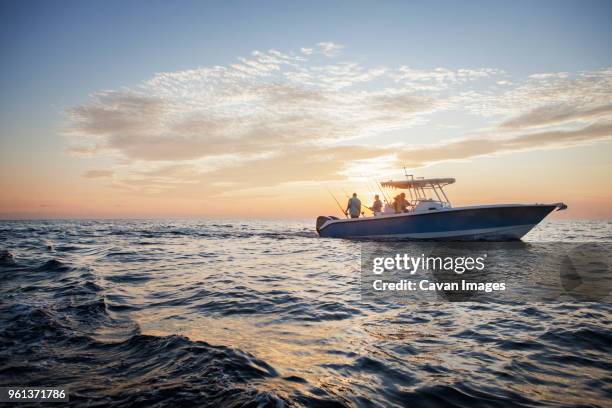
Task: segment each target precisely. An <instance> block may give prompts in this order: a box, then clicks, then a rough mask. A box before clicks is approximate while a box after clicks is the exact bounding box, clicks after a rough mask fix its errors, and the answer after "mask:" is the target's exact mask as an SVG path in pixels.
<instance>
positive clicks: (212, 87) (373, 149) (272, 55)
mask: <svg viewBox="0 0 612 408" xmlns="http://www.w3.org/2000/svg"><path fill="white" fill-rule="evenodd" d="M89 6H92V5H89ZM89 6H88V5H85V4H80V5H78V6H77V7H89ZM166 6H168V5H165V6H164V7H166ZM538 6H539V5H538ZM96 7H103V6H102V5H97V6H96ZM202 7H203V6H202ZM211 7H212V6H211ZM563 7H564V6H563V4H556V7H555V9H556V10H554V12H555V13H556V14H554V15H553V16H552V17H551V18H552V19H553V20H554V19H556V20H555V21H557V22H563V21H566V20H567V19H571V18H575V19H576V20H577V22H576V24H574V25H572V26H571V27H568V26H566V25H562V24H560V25H559V27H557V26H555V27H552V28H551V27H550V26H546V27H538V23H536V22H534V21H532V20H529V19H528V21H527V20H526V21H521V22H522V23H523V24H525V25H527V26H528V27H531V29H532V34H531V37H530V41H534V42H536V43H537V42H538V41H541V42H542V44H541V46H542V47H546V50H547V51H546V52H548V53H549V54H548V60H547V61H545V60H542V59H541V58H539V53H538V50H537V49H536V47H531V46H524V45H523V42H521V41H525V39H526V37H520V38H511V39H509V38H506V37H505V36H504V32H503V30H504V25H503V24H501V23H500V24H499V26H496V25H495V24H493V23H491V24H490V25H486V24H485V25H481V26H478V27H474V28H473V30H475V33H472V35H475V34H478V35H482V36H489V37H492V38H493V39H494V40H491V43H489V42H488V40H487V41H484V40H483V42H482V44H481V45H482V49H481V50H474V49H471V48H470V47H469V46H468V44H469V42H468V40H467V38H459V39H458V40H459V42H458V43H457V44H453V43H452V41H451V39H449V38H446V41H448V42H447V43H446V45H445V46H444V47H440V46H438V47H434V46H433V45H434V44H438V45H440V44H442V42H441V41H442V40H441V39H440V38H437V37H436V38H432V40H431V41H432V43H431V44H432V48H431V49H427V50H425V49H422V45H421V44H415V43H414V42H413V41H412V40H410V38H414V37H410V35H414V31H416V32H419V33H421V34H422V35H425V34H426V33H428V32H429V31H428V29H427V28H426V25H423V24H420V23H418V22H416V21H413V23H414V26H412V25H411V24H409V23H408V22H406V24H404V26H405V27H412V28H406V29H405V31H406V32H405V33H400V34H402V35H399V36H391V33H390V32H386V31H385V29H386V28H385V26H384V24H383V21H382V19H381V20H380V21H373V22H371V24H370V25H367V26H363V31H365V32H366V33H367V32H369V33H374V32H376V33H380V35H381V36H382V35H387V36H388V37H386V40H385V44H386V45H385V49H387V48H388V52H387V53H385V52H382V51H381V50H380V49H378V46H377V45H376V44H372V42H367V41H365V39H364V38H361V37H359V36H356V37H351V36H348V35H346V34H343V33H342V31H340V30H338V31H334V30H324V32H320V33H315V31H316V30H313V31H310V32H308V33H304V32H303V29H300V30H296V32H295V33H294V34H292V37H291V38H288V39H287V38H285V39H282V40H280V39H279V40H278V44H274V41H273V39H271V38H270V37H266V38H265V39H261V38H260V39H258V38H257V37H252V36H250V35H249V33H254V32H257V30H258V28H260V27H261V26H260V25H262V24H264V23H265V19H266V17H265V16H259V15H256V17H255V19H254V21H255V22H251V23H249V24H246V25H244V26H242V25H241V24H237V25H238V26H240V27H239V28H235V29H239V30H242V31H241V34H243V35H242V36H241V38H242V40H241V43H240V46H237V45H236V42H235V41H231V40H227V43H226V44H225V46H224V47H223V51H219V50H218V49H214V47H212V46H206V45H201V46H200V45H198V44H200V43H201V42H202V41H205V40H206V38H207V37H206V35H212V34H210V33H208V34H206V33H204V31H198V30H204V29H203V28H198V29H196V30H195V31H194V32H193V33H192V36H191V37H189V39H188V40H184V39H183V40H182V41H186V42H179V41H180V39H181V38H183V34H185V33H184V32H182V31H180V30H179V31H177V32H175V34H174V35H175V37H170V38H166V42H165V43H160V44H159V46H158V47H157V46H156V47H155V50H156V57H152V56H150V55H149V52H151V48H150V47H151V43H150V41H153V40H152V39H149V40H146V43H143V42H141V41H144V40H142V38H140V37H138V36H136V33H137V32H138V30H144V32H146V31H147V30H149V29H151V27H150V25H151V24H152V23H151V22H147V21H146V15H142V16H140V15H138V13H137V12H136V11H137V10H134V13H133V15H132V14H130V13H128V14H129V15H130V16H132V18H134V19H135V21H130V20H129V19H127V20H126V21H122V22H120V23H119V24H120V29H118V30H116V31H113V32H111V31H110V30H111V28H100V27H98V28H96V30H101V31H96V30H94V29H88V28H87V27H86V26H87V21H81V20H78V21H77V20H73V19H72V18H69V17H67V16H65V15H60V14H57V13H58V12H57V10H55V11H53V10H39V11H38V12H39V13H41V16H42V15H43V14H44V13H45V12H46V13H51V14H52V15H51V16H49V18H46V20H48V22H47V23H46V24H44V25H43V26H41V27H34V26H30V25H28V24H23V25H22V24H18V23H15V22H13V23H11V24H8V25H7V26H6V27H5V28H3V29H2V30H3V32H4V33H5V37H6V36H9V37H10V38H13V36H14V37H18V40H16V41H15V42H12V43H11V44H9V43H8V42H4V43H3V45H2V47H3V48H2V49H3V54H4V56H5V58H6V59H7V60H10V61H11V62H10V63H8V64H3V67H2V68H0V70H1V71H2V73H3V77H4V79H3V84H4V85H3V89H5V90H6V91H5V92H3V95H4V96H3V97H2V98H0V99H1V100H0V103H1V105H0V111H2V121H1V122H0V132H1V138H2V139H1V152H0V186H1V188H2V192H3V193H2V196H1V197H0V217H2V218H56V217H77V218H80V217H87V218H89V217H93V218H96V217H103V218H104V217H112V218H115V217H138V218H148V217H202V218H211V217H214V218H216V217H265V218H274V217H283V218H284V217H293V218H302V217H312V216H315V215H317V214H321V213H323V214H324V213H330V214H333V213H336V212H337V208H336V204H335V202H334V201H333V200H332V198H331V197H330V196H329V193H328V191H327V190H331V191H332V192H333V193H334V195H336V196H337V198H338V199H339V200H341V201H343V202H344V201H345V200H346V197H345V195H346V194H348V193H352V192H353V191H355V192H357V193H358V194H359V195H361V196H363V197H364V198H365V199H366V201H367V200H370V199H371V198H372V196H373V194H375V193H377V192H378V191H377V190H376V189H375V188H374V187H373V182H374V181H375V180H386V179H390V178H397V177H403V174H404V170H403V168H404V167H406V171H408V172H409V173H410V174H415V175H418V176H426V177H455V178H456V179H457V184H455V185H453V186H452V187H450V188H449V189H448V193H449V196H450V198H451V200H453V204H474V203H487V202H508V203H520V202H526V203H530V202H558V201H564V202H566V203H567V204H568V205H569V207H570V210H569V211H565V212H564V213H563V214H561V215H562V216H563V217H569V218H610V217H612V189H611V187H612V185H611V181H610V177H609V176H610V174H612V171H611V170H612V165H611V164H610V157H611V156H612V140H611V138H612V68H611V66H612V61H610V53H609V52H607V53H605V55H602V53H601V52H600V50H601V47H600V46H601V45H602V44H604V46H605V44H607V43H608V42H609V40H610V33H611V31H610V27H609V25H608V24H607V23H606V22H604V21H602V22H601V23H602V25H597V24H596V23H597V22H598V21H599V20H597V19H595V20H593V18H594V17H593V15H591V14H588V15H582V14H572V11H571V10H565V9H563ZM7 8H8V9H9V10H8V11H7V15H5V17H4V18H5V19H9V20H10V19H13V20H14V21H17V22H19V21H25V20H26V14H24V13H26V11H25V10H22V9H21V8H20V7H19V6H18V5H17V4H14V5H12V6H10V7H7ZM44 8H45V6H43V5H41V9H44ZM210 11H211V14H214V13H212V10H210ZM216 11H218V10H216ZM226 11H227V10H223V12H226ZM451 11H452V10H448V13H449V14H450V15H452V14H453V13H452V12H451ZM31 12H32V11H31V10H30V11H28V13H31ZM218 12H221V11H218ZM338 12H340V11H338ZM485 12H486V11H485ZM53 13H56V14H53ZM146 13H147V12H145V14H146ZM355 13H357V14H359V16H360V17H358V18H357V22H355V24H358V23H360V22H361V21H362V19H365V18H366V16H367V15H368V13H367V11H366V10H365V8H364V7H363V6H362V5H360V6H355ZM584 13H586V12H584ZM162 14H163V13H162ZM502 14H503V13H502ZM86 15H87V16H89V17H88V18H92V19H95V17H93V16H92V15H90V14H86ZM285 17H286V18H285V20H283V22H282V23H279V24H280V25H283V26H285V25H287V24H291V22H292V21H297V20H298V12H297V10H292V11H291V12H288V14H287V15H286V16H285ZM587 17H588V18H589V19H590V20H588V21H589V23H590V25H591V26H589V27H587V26H584V25H583V23H584V22H582V20H581V19H587ZM202 18H203V19H206V18H212V17H209V16H208V14H206V13H203V14H202ZM406 18H408V19H410V18H412V17H411V15H409V13H407V15H406ZM448 18H449V16H443V17H440V20H439V21H437V22H435V23H436V24H437V25H439V27H438V28H441V27H446V29H447V30H448V33H449V34H452V33H454V32H455V30H457V29H458V27H457V26H454V25H452V24H451V25H448V24H447V23H448V22H447V20H448ZM498 18H499V15H498ZM508 18H509V19H510V22H509V23H508V24H511V23H515V24H520V23H521V22H520V21H516V20H513V19H515V18H518V17H516V16H512V15H510V16H508ZM486 20H487V19H485V18H482V19H481V20H480V21H486ZM163 24H165V23H162V26H163ZM168 24H170V22H168ZM436 24H434V25H436ZM205 25H206V24H205V22H201V24H198V25H197V26H198V27H200V26H205ZM415 27H416V28H415ZM266 28H268V29H270V30H273V29H274V28H273V27H266ZM229 29H230V27H219V26H215V27H213V28H211V30H217V31H216V33H217V34H219V35H223V33H226V31H225V30H229ZM539 29H541V30H542V31H541V33H544V32H546V35H545V36H544V34H542V35H543V37H542V38H539V37H538V34H537V33H540V31H538V30H539ZM31 30H34V31H36V32H37V34H39V35H48V36H50V38H51V40H50V42H49V44H50V45H49V46H50V47H55V48H57V54H56V55H50V54H49V53H48V51H44V52H43V50H42V48H41V45H39V44H36V40H35V39H34V38H32V37H31V36H27V35H23V36H22V35H21V34H23V33H25V32H28V31H31ZM77 30H84V33H85V34H83V35H84V38H81V39H80V40H82V41H85V40H86V39H98V38H100V37H101V36H104V35H110V36H111V37H112V39H113V40H114V41H115V42H116V43H117V44H121V47H118V48H117V49H116V52H114V54H113V56H112V58H113V60H112V61H110V62H108V61H107V63H108V64H109V65H108V71H109V72H110V71H113V73H112V75H111V74H109V73H108V72H105V73H100V71H99V68H97V67H96V64H99V63H100V61H99V60H98V59H97V58H94V59H93V60H92V61H89V62H88V61H87V57H86V56H84V55H77V56H76V57H75V58H76V60H75V61H74V65H71V67H70V68H67V67H66V66H65V65H64V64H65V63H64V62H62V63H59V62H57V59H59V58H63V57H66V53H67V52H73V53H78V52H79V51H78V48H79V47H78V45H75V44H72V43H71V44H72V45H70V49H69V50H63V51H61V52H60V50H59V48H60V47H62V43H61V41H60V39H61V38H64V36H66V35H68V32H70V33H72V32H73V31H77ZM279 30H280V28H279ZM434 30H435V28H434ZM478 30H481V31H480V32H479V31H478ZM572 30H573V31H572ZM65 31H66V32H65ZM409 31H410V32H409ZM526 31H529V30H526ZM533 31H535V32H536V34H533ZM566 31H570V33H569V34H568V33H567V32H566ZM285 32H287V31H285ZM315 34H316V35H315ZM396 34H397V33H396ZM363 35H365V34H363ZM465 35H468V34H465ZM525 35H526V34H525ZM555 35H556V36H558V37H557V38H556V39H555V38H554V36H555ZM571 35H580V36H582V37H588V38H589V40H590V41H591V47H586V48H583V49H578V48H576V47H578V46H577V45H576V44H572V43H569V42H567V41H568V40H567V38H568V36H571ZM120 36H121V37H120ZM313 37H317V39H316V40H312V38H313ZM406 38H408V40H406ZM54 39H55V40H54ZM75 41H79V39H76V40H75ZM160 41H161V40H160ZM172 41H176V42H177V44H176V47H178V48H177V49H172V47H173V46H174V45H173V44H172V43H171V42H172ZM553 45H555V46H557V48H559V50H555V48H554V47H553ZM455 46H457V47H464V49H463V55H462V56H461V57H460V58H459V57H457V58H455V59H453V57H452V56H453V55H456V50H454V49H453V47H455ZM92 47H93V49H94V51H95V49H96V47H100V50H99V53H100V55H101V56H102V55H103V56H105V57H109V53H110V52H111V48H112V46H111V44H110V43H107V42H103V41H101V40H100V41H98V42H95V41H94V42H93V45H92ZM189 47H192V49H193V53H190V54H183V59H179V54H180V52H179V51H180V50H187V49H189ZM207 47H208V48H207ZM245 47H248V49H247V48H245ZM55 48H53V49H55ZM497 48H502V49H505V50H507V52H508V55H507V56H500V55H499V54H498V53H493V52H491V50H493V49H497ZM196 49H197V51H196ZM135 50H141V52H136V51H135ZM145 50H147V51H145ZM165 50H166V52H168V53H169V55H168V56H164V51H165ZM608 51H609V50H608ZM88 52H89V51H88ZM131 52H135V53H136V55H135V56H136V57H139V58H143V59H144V60H142V61H138V62H136V61H132V60H131ZM575 53H578V54H579V55H578V56H579V58H577V57H576V55H575ZM75 55H76V54H75ZM151 55H152V54H151ZM186 55H188V57H187V56H186ZM170 56H171V57H170ZM37 58H40V59H42V62H43V63H44V62H47V63H48V68H47V69H48V70H49V71H50V73H49V75H44V76H41V75H40V72H38V71H35V68H33V67H34V65H35V63H34V60H35V59H37ZM443 63H445V64H443ZM39 65H40V64H39ZM23 67H27V68H23ZM23 69H25V70H26V71H28V73H29V74H30V75H31V77H29V78H28V77H25V75H26V74H24V73H22V72H20V71H21V70H23ZM71 77H72V78H73V79H71ZM54 78H55V79H54ZM33 88H37V89H33ZM37 90H38V92H37Z"/></svg>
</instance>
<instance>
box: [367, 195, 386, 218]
mask: <svg viewBox="0 0 612 408" xmlns="http://www.w3.org/2000/svg"><path fill="white" fill-rule="evenodd" d="M382 205H383V204H382V201H380V198H379V197H378V194H376V195H375V196H374V203H372V206H371V207H368V208H369V209H370V211H372V213H373V214H374V215H376V214H378V213H379V212H382Z"/></svg>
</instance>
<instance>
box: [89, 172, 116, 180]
mask: <svg viewBox="0 0 612 408" xmlns="http://www.w3.org/2000/svg"><path fill="white" fill-rule="evenodd" d="M114 174H115V172H114V171H112V170H89V171H87V172H85V174H83V177H85V178H89V179H95V178H108V177H113V175H114Z"/></svg>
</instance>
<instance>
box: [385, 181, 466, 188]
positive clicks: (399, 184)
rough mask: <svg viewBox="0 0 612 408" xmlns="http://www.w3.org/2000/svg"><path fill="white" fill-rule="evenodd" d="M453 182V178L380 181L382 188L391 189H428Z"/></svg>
mask: <svg viewBox="0 0 612 408" xmlns="http://www.w3.org/2000/svg"><path fill="white" fill-rule="evenodd" d="M454 182H455V179H454V178H431V179H416V180H401V181H393V180H389V181H381V182H380V184H381V185H382V186H383V187H393V188H403V189H409V188H430V187H444V186H447V185H449V184H453V183H454Z"/></svg>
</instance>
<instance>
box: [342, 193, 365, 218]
mask: <svg viewBox="0 0 612 408" xmlns="http://www.w3.org/2000/svg"><path fill="white" fill-rule="evenodd" d="M344 213H345V214H347V213H348V214H350V215H351V218H359V214H361V201H360V200H359V199H358V198H357V193H353V196H352V197H351V198H349V200H348V204H347V205H346V210H345V211H344Z"/></svg>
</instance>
